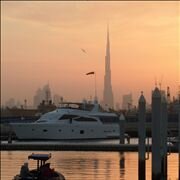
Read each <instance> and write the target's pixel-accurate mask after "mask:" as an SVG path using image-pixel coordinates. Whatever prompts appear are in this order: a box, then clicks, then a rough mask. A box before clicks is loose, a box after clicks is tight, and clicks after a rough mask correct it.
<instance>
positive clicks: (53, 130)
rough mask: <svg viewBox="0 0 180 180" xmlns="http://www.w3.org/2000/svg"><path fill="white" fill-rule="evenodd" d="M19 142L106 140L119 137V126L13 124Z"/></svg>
mask: <svg viewBox="0 0 180 180" xmlns="http://www.w3.org/2000/svg"><path fill="white" fill-rule="evenodd" d="M11 125H12V127H13V129H14V132H15V134H16V136H17V137H18V139H19V140H66V139H67V140H68V139H69V140H70V139H106V138H117V137H118V136H119V126H118V124H108V125H102V124H81V125H77V124H61V125H59V124H56V123H50V124H48V123H45V124H42V123H39V124H38V123H14V124H11Z"/></svg>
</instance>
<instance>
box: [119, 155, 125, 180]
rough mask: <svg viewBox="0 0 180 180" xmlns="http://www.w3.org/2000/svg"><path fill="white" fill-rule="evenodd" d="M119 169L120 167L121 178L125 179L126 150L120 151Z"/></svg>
mask: <svg viewBox="0 0 180 180" xmlns="http://www.w3.org/2000/svg"><path fill="white" fill-rule="evenodd" d="M119 159H120V161H119V169H120V179H121V180H123V179H124V174H125V155H124V152H120V153H119Z"/></svg>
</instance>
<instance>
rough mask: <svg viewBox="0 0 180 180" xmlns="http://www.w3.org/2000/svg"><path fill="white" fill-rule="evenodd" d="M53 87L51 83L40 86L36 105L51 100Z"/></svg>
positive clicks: (36, 96)
mask: <svg viewBox="0 0 180 180" xmlns="http://www.w3.org/2000/svg"><path fill="white" fill-rule="evenodd" d="M51 100H52V98H51V89H50V87H49V84H46V85H45V86H44V87H43V88H42V89H41V88H39V89H38V90H37V91H36V94H35V96H34V107H37V106H38V105H39V104H40V103H41V102H42V101H45V102H46V103H48V102H49V101H51Z"/></svg>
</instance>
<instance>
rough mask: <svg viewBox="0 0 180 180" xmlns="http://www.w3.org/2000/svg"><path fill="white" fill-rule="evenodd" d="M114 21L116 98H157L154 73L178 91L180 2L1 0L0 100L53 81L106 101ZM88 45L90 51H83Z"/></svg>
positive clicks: (27, 94) (67, 92) (60, 89)
mask: <svg viewBox="0 0 180 180" xmlns="http://www.w3.org/2000/svg"><path fill="white" fill-rule="evenodd" d="M107 22H109V29H110V43H111V70H112V86H113V93H114V97H115V103H116V102H120V103H121V100H122V95H123V94H127V93H130V92H132V93H133V99H134V103H136V102H137V99H138V97H139V95H140V91H142V90H143V91H144V94H145V97H146V98H147V100H148V101H149V102H150V99H151V98H150V95H151V90H152V89H153V88H154V84H155V77H156V78H157V81H162V88H166V86H170V88H171V95H172V96H173V95H176V94H177V89H178V88H177V87H178V76H180V75H179V74H180V73H179V72H178V71H179V66H180V63H179V61H180V59H179V57H178V56H179V40H180V39H179V33H180V32H179V23H180V4H179V2H178V1H176V2H175V1H174V2H167V1H164V2H155V1H152V2H150V1H148V2H135V1H129V2H123V1H115V2H110V1H109V2H108V1H106V2H102V1H95V2H93V1H92V2H91V1H90V2H88V1H79V2H73V1H69V2H66V1H64V2H63V1H54V2H50V1H44V2H43V1H39V2H35V1H23V2H21V1H17V2H15V1H12V2H8V1H1V100H2V103H4V102H5V101H6V100H7V99H9V98H10V97H14V98H16V99H18V100H20V101H23V100H24V99H25V98H26V99H27V100H28V102H29V104H32V99H33V96H34V94H35V92H36V90H37V88H39V87H42V86H43V85H45V84H46V83H47V82H49V84H50V86H51V89H52V93H53V94H55V93H58V94H60V95H62V96H64V98H65V99H67V100H72V101H79V100H81V99H82V98H89V97H90V95H92V96H93V93H94V79H93V76H85V73H87V72H89V71H96V74H97V91H98V97H99V99H100V100H101V99H102V94H103V81H104V56H105V47H106V30H107ZM81 48H83V49H85V50H86V51H87V54H85V53H83V52H82V51H81Z"/></svg>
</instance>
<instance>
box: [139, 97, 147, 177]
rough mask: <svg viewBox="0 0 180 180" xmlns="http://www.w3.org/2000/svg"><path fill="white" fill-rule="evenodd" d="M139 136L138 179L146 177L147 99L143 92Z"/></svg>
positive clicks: (140, 103)
mask: <svg viewBox="0 0 180 180" xmlns="http://www.w3.org/2000/svg"><path fill="white" fill-rule="evenodd" d="M138 110H139V111H138V136H139V146H138V157H139V158H138V179H139V180H145V179H146V157H145V153H146V144H145V143H146V142H145V138H146V125H145V121H146V101H145V98H144V96H143V94H142V95H141V96H140V98H139V107H138Z"/></svg>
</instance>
